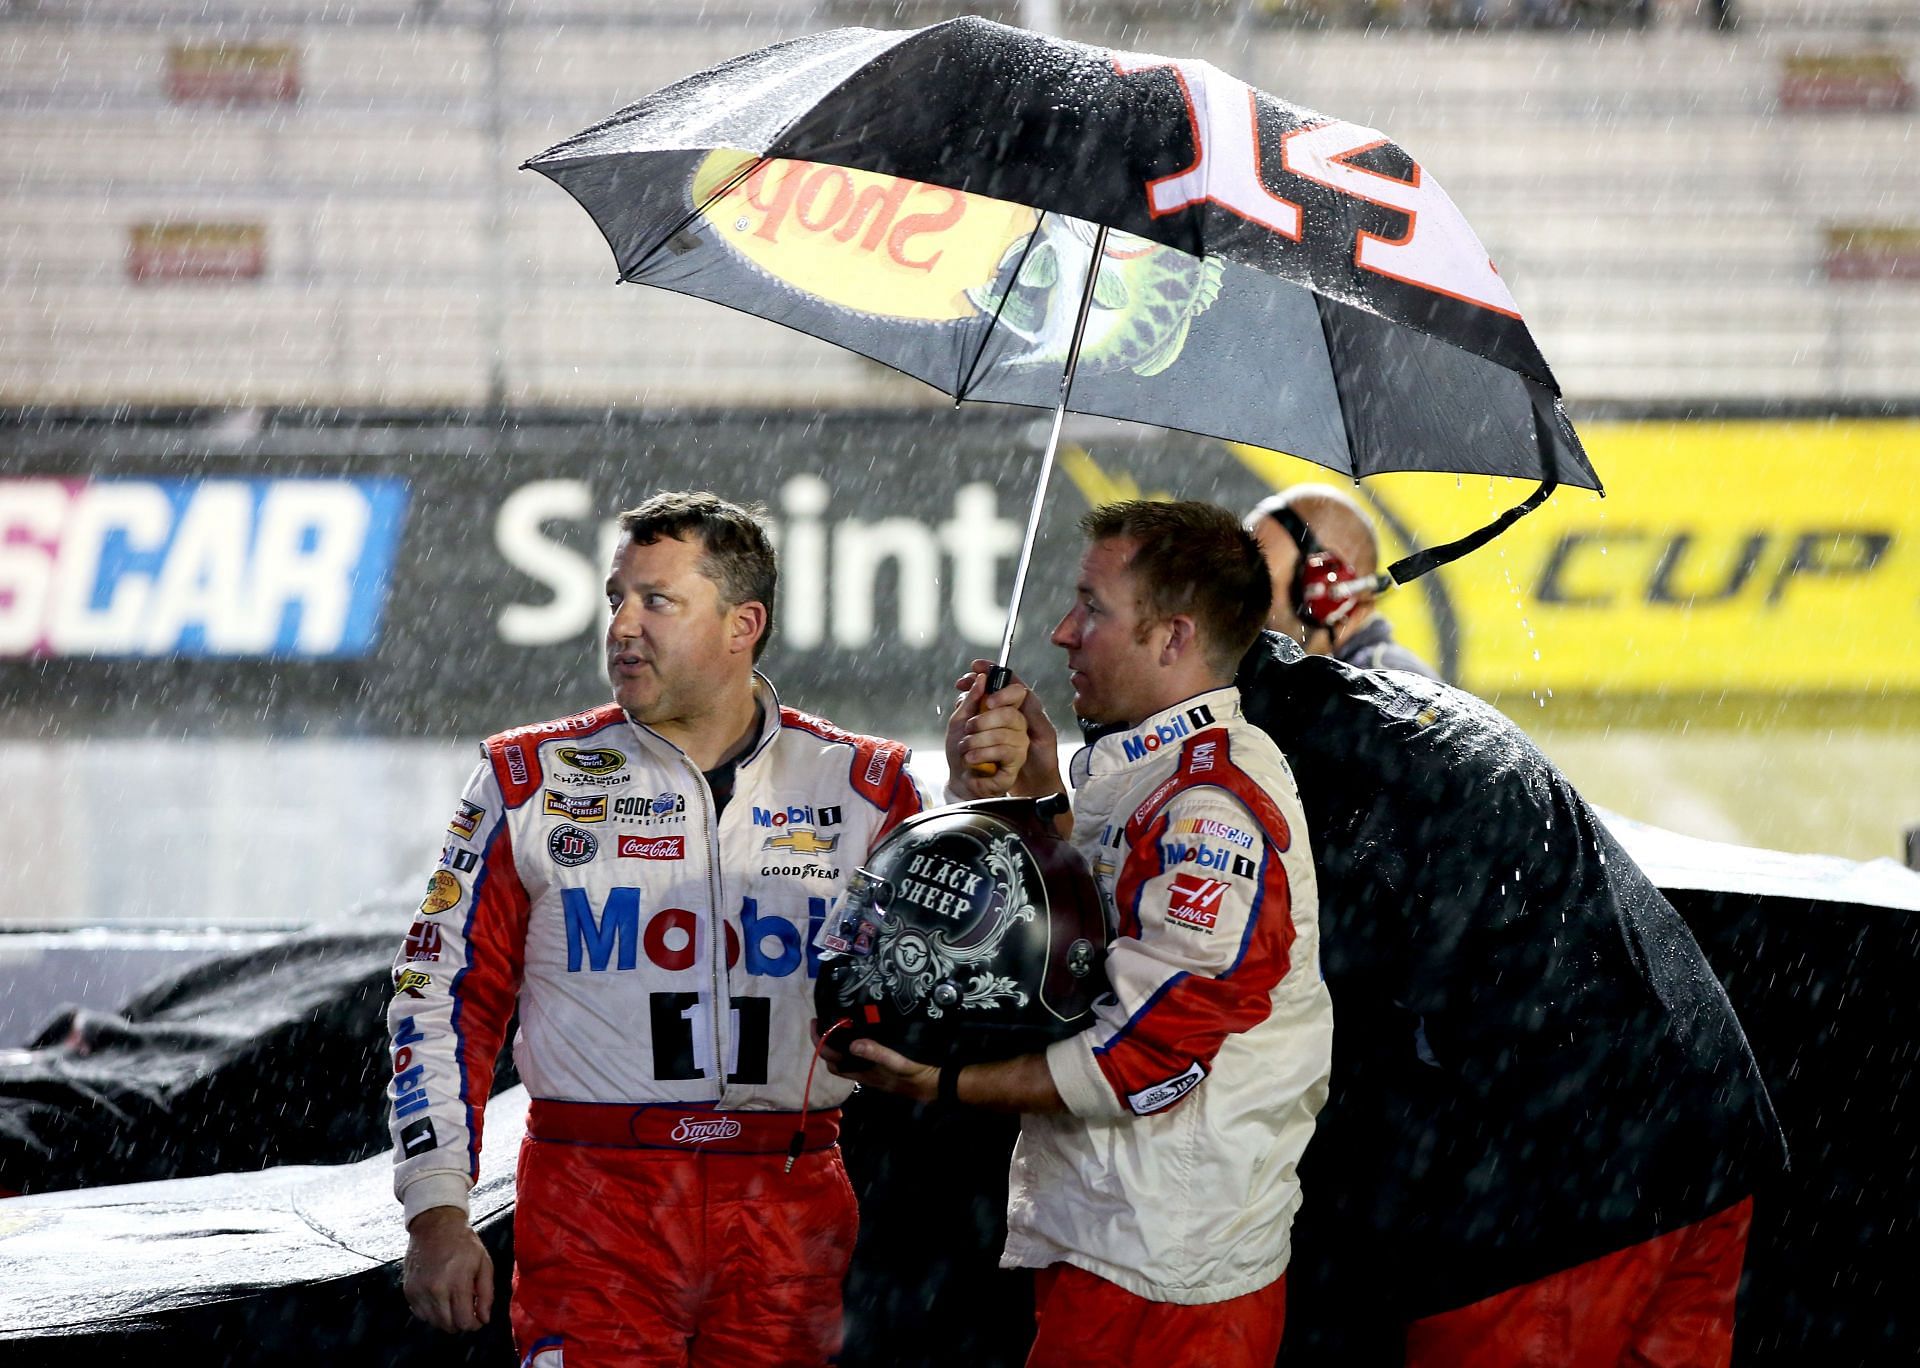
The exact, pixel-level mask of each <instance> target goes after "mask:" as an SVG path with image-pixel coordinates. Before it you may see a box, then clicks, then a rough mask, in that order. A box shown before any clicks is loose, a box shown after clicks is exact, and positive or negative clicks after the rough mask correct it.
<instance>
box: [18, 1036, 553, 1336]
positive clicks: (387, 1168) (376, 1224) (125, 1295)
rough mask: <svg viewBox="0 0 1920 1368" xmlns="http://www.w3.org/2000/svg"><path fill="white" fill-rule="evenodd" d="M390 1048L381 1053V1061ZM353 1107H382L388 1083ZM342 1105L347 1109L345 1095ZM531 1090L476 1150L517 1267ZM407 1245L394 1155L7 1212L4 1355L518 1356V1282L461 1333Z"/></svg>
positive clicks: (488, 1238)
mask: <svg viewBox="0 0 1920 1368" xmlns="http://www.w3.org/2000/svg"><path fill="white" fill-rule="evenodd" d="M381 1057H383V1056H382V1055H380V1054H378V1053H376V1058H381ZM366 1097H370V1098H372V1099H373V1100H374V1101H375V1102H376V1105H375V1106H372V1107H369V1106H367V1105H366V1104H365V1103H366V1098H361V1099H356V1100H358V1101H359V1102H360V1105H359V1107H358V1110H360V1111H361V1112H363V1113H364V1112H374V1113H376V1114H377V1112H378V1110H379V1109H378V1107H377V1099H378V1090H377V1088H376V1089H375V1090H374V1091H373V1092H372V1093H370V1094H367V1095H366ZM337 1104H338V1105H340V1106H341V1107H342V1108H343V1109H348V1110H352V1109H355V1108H354V1107H353V1106H352V1100H350V1099H347V1098H340V1099H337ZM526 1111H527V1095H526V1090H525V1089H524V1088H520V1087H514V1088H510V1089H508V1090H507V1091H506V1092H504V1093H501V1094H499V1095H497V1096H496V1097H495V1098H494V1099H493V1100H492V1102H490V1103H489V1104H488V1107H487V1131H488V1133H489V1134H490V1135H495V1136H500V1137H503V1138H504V1142H503V1143H496V1144H491V1145H488V1146H487V1147H486V1153H485V1154H483V1155H482V1156H481V1163H480V1181H479V1183H478V1185H476V1187H475V1188H474V1191H473V1195H472V1199H471V1201H472V1207H471V1211H472V1216H473V1222H474V1226H475V1228H476V1229H477V1230H478V1231H479V1233H480V1237H481V1239H482V1240H483V1241H485V1242H486V1244H487V1246H488V1248H489V1249H490V1250H491V1251H492V1252H493V1255H494V1261H495V1266H496V1267H497V1268H499V1269H502V1270H504V1269H506V1268H508V1267H510V1266H511V1261H512V1227H513V1219H512V1217H513V1169H514V1160H515V1157H516V1149H517V1146H516V1145H514V1144H513V1143H512V1138H513V1137H515V1136H517V1135H519V1134H520V1133H521V1132H522V1131H524V1130H525V1127H526ZM406 1244H407V1237H406V1232H405V1230H404V1229H403V1228H402V1226H401V1223H400V1220H399V1208H398V1207H397V1206H396V1205H395V1203H394V1199H393V1165H392V1161H391V1159H390V1158H389V1156H388V1155H386V1154H384V1153H381V1154H375V1155H372V1156H370V1157H368V1158H366V1159H363V1160H361V1161H360V1162H358V1163H353V1164H339V1165H328V1166H318V1167H309V1166H290V1167H284V1168H274V1169H267V1170H265V1171H262V1172H258V1173H230V1174H218V1175H215V1176H211V1177H204V1178H183V1179H176V1180H173V1181H170V1182H160V1183H134V1184H129V1185H126V1186H121V1187H109V1188H96V1189H88V1190H85V1191H78V1192H56V1193H49V1194H47V1195H45V1196H40V1197H17V1198H14V1199H12V1200H10V1201H7V1202H4V1203H0V1287H4V1288H5V1295H4V1296H0V1361H3V1362H5V1363H6V1364H8V1365H9V1368H26V1365H30V1364H41V1363H45V1364H60V1365H63V1368H64V1365H70V1364H76V1363H85V1364H113V1363H130V1364H131V1363H138V1364H141V1365H150V1364H155V1363H161V1362H165V1361H167V1356H168V1355H173V1354H182V1353H185V1354H190V1355H191V1360H190V1361H192V1362H196V1363H222V1364H228V1365H240V1364H260V1365H268V1364H273V1365H307V1364H312V1365H316V1366H317V1365H321V1364H325V1365H330V1366H332V1368H337V1365H340V1364H343V1363H351V1364H353V1365H354V1366H355V1368H373V1366H374V1365H385V1364H443V1363H444V1364H456V1363H502V1364H511V1363H512V1362H513V1352H512V1347H511V1343H510V1340H509V1335H508V1330H507V1281H506V1278H505V1277H504V1276H503V1277H501V1278H500V1279H498V1280H497V1283H496V1286H495V1305H494V1308H493V1314H492V1319H491V1321H490V1323H489V1324H488V1326H487V1328H486V1329H485V1330H482V1331H480V1332H478V1333H476V1334H472V1335H466V1336H461V1337H458V1338H453V1337H449V1336H445V1335H442V1334H440V1332H438V1331H436V1330H432V1329H430V1328H428V1327H427V1326H425V1325H423V1324H421V1323H420V1322H417V1321H414V1320H413V1319H412V1317H411V1316H410V1315H409V1313H408V1311H407V1306H406V1302H405V1300H404V1299H403V1298H402V1296H401V1293H400V1261H401V1259H402V1257H403V1256H404V1255H405V1253H406Z"/></svg>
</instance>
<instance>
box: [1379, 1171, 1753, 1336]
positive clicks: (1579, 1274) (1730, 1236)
mask: <svg viewBox="0 0 1920 1368" xmlns="http://www.w3.org/2000/svg"><path fill="white" fill-rule="evenodd" d="M1752 1220H1753V1199H1752V1198H1751V1197H1749V1198H1747V1199H1745V1200H1744V1201H1741V1202H1738V1203H1736V1204H1735V1205H1733V1206H1730V1207H1728V1208H1727V1209H1726V1210H1724V1211H1721V1212H1718V1213H1717V1214H1715V1215H1713V1216H1709V1217H1708V1218H1707V1219H1706V1220H1704V1221H1698V1222H1695V1223H1694V1224H1693V1225H1690V1226H1684V1227H1682V1228H1681V1229H1679V1230H1675V1231H1671V1232H1669V1233H1668V1234H1665V1235H1662V1236H1660V1237H1659V1238H1658V1239H1653V1240H1648V1241H1646V1242H1645V1243H1644V1244H1637V1245H1633V1246H1631V1247H1629V1248H1627V1249H1622V1250H1619V1251H1617V1252H1615V1253H1612V1254H1607V1255H1604V1256H1603V1257H1601V1258H1598V1259H1593V1260H1590V1261H1589V1262H1587V1263H1583V1264H1580V1265H1579V1266H1577V1267H1574V1268H1569V1269H1567V1270H1565V1271H1564V1272H1560V1273H1555V1274H1553V1275H1551V1276H1549V1277H1545V1278H1541V1279H1540V1280H1538V1281H1537V1282H1530V1283H1528V1284H1526V1285H1525V1286H1524V1287H1515V1288H1511V1289H1509V1290H1508V1291H1505V1292H1496V1293H1495V1294H1494V1295H1493V1296H1491V1297H1487V1298H1485V1299H1484V1300H1481V1301H1477V1302H1475V1303H1473V1304H1472V1305H1471V1306H1463V1307H1461V1308H1459V1309H1458V1310H1455V1311H1443V1312H1442V1313H1440V1314H1439V1315H1437V1316H1429V1317H1427V1318H1426V1319H1424V1320H1419V1321H1415V1322H1414V1323H1413V1325H1412V1326H1411V1327H1409V1329H1408V1331H1407V1365H1408V1368H1453V1365H1456V1364H1472V1365H1473V1366H1474V1368H1615V1365H1624V1366H1626V1368H1726V1365H1727V1364H1729V1363H1731V1362H1732V1360H1733V1302H1734V1294H1735V1293H1736V1292H1738V1291H1739V1288H1740V1265H1741V1263H1742V1262H1743V1261H1744V1260H1745V1257H1746V1251H1747V1230H1748V1228H1749V1226H1750V1225H1751V1224H1752Z"/></svg>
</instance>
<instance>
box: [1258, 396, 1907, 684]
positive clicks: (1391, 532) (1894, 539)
mask: <svg viewBox="0 0 1920 1368" xmlns="http://www.w3.org/2000/svg"><path fill="white" fill-rule="evenodd" d="M1580 434H1581V437H1582V438H1583V439H1584V441H1585V442H1586V445H1587V451H1588V454H1589V455H1590V456H1591V457H1592V458H1593V464H1594V467H1595V469H1597V470H1598V471H1599V472H1600V476H1601V479H1602V480H1604V481H1605V482H1606V486H1607V497H1606V498H1605V499H1599V498H1596V497H1595V496H1593V495H1591V494H1589V493H1587V492H1586V491H1584V490H1573V489H1562V490H1560V491H1558V492H1557V493H1556V494H1555V495H1554V497H1553V498H1552V499H1551V500H1549V501H1548V502H1547V504H1546V505H1545V506H1544V507H1543V508H1541V509H1539V510H1537V511H1536V512H1534V513H1532V514H1531V515H1529V516H1527V517H1525V518H1522V519H1521V520H1520V521H1519V522H1518V523H1516V524H1515V525H1514V526H1513V527H1512V528H1511V529H1509V530H1508V531H1507V532H1506V533H1505V534H1504V535H1503V536H1501V537H1499V538H1497V539H1496V540H1494V541H1493V542H1492V543H1490V544H1489V545H1487V546H1485V547H1483V548H1481V549H1480V550H1479V551H1476V552H1474V553H1473V554H1471V555H1469V556H1467V557H1466V558H1464V559H1463V560H1459V561H1456V562H1454V563H1453V564H1452V565H1449V566H1447V567H1445V568H1444V569H1442V570H1439V571H1436V572H1435V573H1434V575H1432V576H1430V577H1429V580H1427V581H1415V582H1414V584H1412V585H1410V586H1406V587H1403V588H1400V589H1397V590H1395V591H1393V592H1391V593H1389V594H1387V595H1386V596H1384V597H1383V598H1382V600H1381V602H1380V611H1381V612H1382V613H1383V614H1384V615H1385V616H1387V617H1388V618H1390V619H1391V620H1392V622H1393V625H1394V630H1395V634H1396V635H1397V636H1398V637H1399V638H1400V639H1401V640H1402V641H1403V642H1405V643H1406V644H1407V645H1408V646H1410V647H1411V648H1412V649H1413V650H1415V651H1417V652H1419V653H1420V654H1421V655H1423V656H1425V657H1426V658H1427V659H1429V660H1432V661H1435V662H1436V663H1439V662H1441V661H1442V660H1443V659H1444V658H1449V657H1450V658H1451V660H1452V663H1453V665H1454V668H1455V673H1456V675H1457V678H1458V681H1459V682H1460V683H1461V684H1463V685H1465V686H1466V687H1467V688H1469V689H1471V690H1473V691H1475V692H1477V693H1482V694H1487V695H1514V694H1520V695H1526V694H1529V693H1532V694H1538V695H1541V696H1545V695H1547V694H1548V693H1549V692H1564V693H1572V694H1581V693H1587V694H1600V693H1632V694H1653V693H1663V692H1686V693H1703V692H1704V693H1710V692H1714V691H1718V690H1729V691H1742V692H1772V693H1783V694H1784V693H1796V694H1798V693H1834V692H1844V693H1862V692H1881V691H1886V692H1900V693H1920V421H1834V422H1725V423H1709V422H1677V423H1587V424H1583V425H1582V426H1581V428H1580ZM1235 452H1236V454H1237V455H1238V456H1239V457H1240V459H1241V460H1242V461H1243V462H1245V463H1246V464H1247V466H1248V467H1249V468H1251V469H1252V470H1253V471H1254V472H1255V473H1256V474H1258V475H1259V476H1261V477H1262V478H1263V479H1265V480H1267V481H1268V482H1270V483H1271V484H1273V486H1274V487H1275V488H1284V487H1285V486H1287V485H1289V484H1294V483H1298V482H1301V481H1324V482H1330V483H1335V484H1344V483H1345V482H1344V481H1342V480H1341V479H1340V478H1339V477H1338V476H1334V477H1331V479H1330V478H1329V476H1328V473H1327V472H1326V471H1325V470H1323V469H1321V468H1320V467H1318V466H1314V465H1312V464H1310V463H1308V462H1305V461H1300V460H1297V459H1295V458H1293V457H1290V456H1281V455H1277V454H1275V453H1273V452H1265V451H1260V450H1258V449H1257V448H1252V447H1236V448H1235ZM1527 489H1528V486H1527V485H1526V484H1524V483H1522V482H1519V481H1511V480H1488V479H1485V478H1478V479H1474V478H1466V479H1455V478H1454V477H1452V476H1445V475H1414V474H1401V475H1381V476H1376V477H1374V478H1372V479H1369V480H1367V481H1366V483H1365V484H1364V485H1363V486H1362V487H1361V490H1360V493H1361V495H1362V497H1363V501H1370V503H1371V505H1372V507H1373V509H1374V511H1375V512H1376V514H1378V515H1379V521H1380V523H1381V534H1382V543H1383V547H1382V550H1383V562H1384V561H1391V560H1393V559H1394V558H1396V557H1398V556H1400V555H1403V554H1405V552H1406V549H1407V538H1408V537H1409V536H1410V537H1411V538H1412V539H1413V540H1415V541H1417V542H1418V543H1419V544H1421V545H1423V546H1430V545H1434V544H1436V543H1439V542H1444V541H1449V540H1451V539H1453V538H1454V537H1457V536H1459V535H1461V534H1463V533H1465V532H1466V531H1468V530H1470V529H1471V528H1473V527H1476V526H1478V525H1479V524H1481V523H1483V522H1485V521H1487V520H1488V519H1489V518H1491V517H1492V516H1493V515H1494V514H1495V513H1497V512H1499V511H1500V510H1501V509H1503V508H1506V507H1509V506H1511V505H1512V504H1515V503H1518V502H1519V501H1520V499H1521V498H1522V497H1524V495H1525V493H1526V491H1527ZM1429 581H1432V582H1431V583H1429ZM1449 637H1451V649H1448V647H1449V642H1448V638H1449Z"/></svg>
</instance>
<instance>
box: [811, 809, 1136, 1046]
mask: <svg viewBox="0 0 1920 1368" xmlns="http://www.w3.org/2000/svg"><path fill="white" fill-rule="evenodd" d="M1065 801H1066V800H1065V799H1064V798H1057V799H1040V800H1037V801H1036V800H1035V799H1031V798H992V799H986V800H983V801H980V802H974V803H961V804H957V805H955V806H952V807H943V808H937V809H935V810H933V811H931V812H925V813H922V814H921V815H919V816H918V817H912V818H909V819H908V820H907V821H905V822H902V823H901V824H900V825H899V826H898V827H897V828H895V829H894V830H893V831H892V832H890V833H889V834H888V835H887V838H886V839H885V840H883V841H882V842H881V843H880V844H879V845H878V846H876V847H875V848H874V851H873V853H872V855H871V856H869V857H868V859H867V861H866V863H865V864H864V865H863V866H862V867H861V868H859V869H858V870H856V871H855V872H854V875H853V878H852V880H851V881H850V882H849V884H848V886H847V891H846V893H844V894H843V895H842V896H841V898H840V901H839V902H838V903H837V904H836V905H835V907H834V909H833V911H832V912H831V913H830V914H829V915H828V917H827V921H826V924H825V925H824V926H823V927H822V928H821V930H820V933H819V935H818V936H817V937H816V939H815V944H817V945H818V946H819V947H820V951H821V955H820V976H819V978H818V979H817V980H816V981H815V983H814V1006H815V1010H816V1012H817V1013H818V1016H819V1020H820V1029H821V1030H822V1031H823V1032H824V1033H825V1034H826V1036H827V1043H828V1044H830V1045H831V1046H833V1047H834V1048H835V1049H839V1050H845V1049H846V1048H847V1046H848V1045H850V1044H851V1043H852V1042H853V1041H854V1039H856V1038H858V1037H860V1036H871V1037H873V1038H874V1039H876V1040H878V1041H880V1042H881V1043H882V1044H885V1045H889V1046H891V1047H893V1048H894V1049H896V1050H899V1051H900V1052H901V1053H903V1054H905V1055H907V1056H909V1057H910V1058H913V1059H917V1060H920V1061H922V1062H923V1063H932V1064H949V1063H953V1064H973V1063H982V1062H984V1061H987V1060H993V1059H1007V1058H1011V1057H1012V1056H1014V1055H1018V1054H1026V1053H1028V1052H1030V1051H1033V1050H1039V1049H1043V1048H1045V1047H1046V1046H1047V1045H1049V1044H1051V1043H1052V1042H1053V1041H1056V1040H1059V1039H1062V1038H1064V1037H1066V1036H1070V1035H1072V1034H1074V1033H1075V1032H1077V1031H1079V1030H1081V1029H1082V1028H1084V1027H1085V1026H1086V1025H1088V1023H1089V1022H1091V1021H1092V1008H1093V1002H1094V999H1095V998H1097V997H1099V996H1100V995H1101V994H1102V993H1105V992H1106V991H1107V975H1106V960H1107V920H1106V915H1105V913H1104V911H1103V910H1102V907H1101V902H1100V890H1099V886H1098V885H1097V884H1095V883H1094V879H1093V871H1092V870H1090V869H1089V868H1088V867H1087V862H1086V860H1085V858H1084V857H1083V856H1082V855H1081V854H1080V852H1079V851H1077V850H1075V849H1074V848H1073V847H1072V846H1071V845H1069V844H1068V843H1067V842H1066V841H1064V840H1062V839H1061V838H1060V836H1059V835H1058V834H1057V833H1056V832H1055V831H1054V828H1053V815H1054V814H1055V813H1057V812H1060V811H1062V810H1064V804H1065Z"/></svg>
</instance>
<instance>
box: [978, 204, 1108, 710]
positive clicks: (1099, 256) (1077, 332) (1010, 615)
mask: <svg viewBox="0 0 1920 1368" xmlns="http://www.w3.org/2000/svg"><path fill="white" fill-rule="evenodd" d="M1106 255H1107V225H1106V224H1104V223H1103V224H1101V225H1099V230H1098V231H1097V232H1096V233H1095V234H1094V238H1093V261H1092V263H1091V264H1090V265H1088V267H1087V284H1086V288H1085V289H1084V290H1082V291H1081V292H1080V314H1079V316H1078V317H1077V318H1075V319H1074V321H1073V340H1072V342H1070V343H1069V344H1068V345H1067V366H1066V369H1065V370H1063V371H1061V372H1060V400H1059V402H1058V403H1056V404H1055V405H1054V406H1053V431H1052V432H1050V433H1049V434H1047V453H1046V455H1045V456H1043V457H1041V459H1040V478H1039V480H1038V481H1037V482H1036V483H1035V485H1034V490H1033V506H1032V507H1031V508H1029V509H1028V510H1027V535H1026V536H1025V537H1024V538H1022V539H1021V542H1020V561H1019V563H1018V564H1017V565H1016V566H1015V567H1014V571H1013V597H1012V598H1011V599H1010V600H1008V602H1007V630H1006V632H1005V633H1004V634H1003V635H1002V636H1001V638H1000V659H999V668H1000V670H1001V671H1003V672H1004V670H1005V669H1006V664H1007V661H1008V659H1009V658H1010V657H1011V656H1012V655H1013V630H1014V628H1015V627H1016V626H1018V625H1019V622H1020V599H1021V597H1022V596H1023V595H1024V594H1025V593H1026V589H1027V567H1028V566H1029V565H1030V564H1031V563H1032V561H1033V543H1034V541H1035V539H1036V538H1037V537H1038V535H1039V532H1040V510H1041V508H1042V507H1044V506H1045V504H1046V501H1047V480H1048V477H1050V476H1051V475H1052V474H1053V454H1054V452H1055V451H1057V450H1059V447H1060V424H1061V423H1062V422H1064V421H1065V420H1066V416H1067V396H1068V395H1070V394H1071V393H1073V373H1074V371H1075V369H1076V368H1078V366H1079V365H1080V339H1081V338H1083V337H1085V336H1086V333H1087V315H1088V314H1089V313H1091V312H1092V311H1093V287H1094V283H1095V282H1096V281H1097V280H1099V278H1100V263H1101V262H1102V261H1104V260H1105V259H1106ZM1009 288H1011V286H1009Z"/></svg>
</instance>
